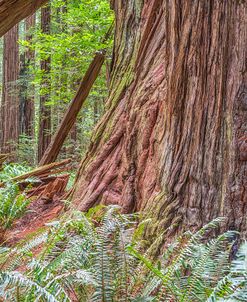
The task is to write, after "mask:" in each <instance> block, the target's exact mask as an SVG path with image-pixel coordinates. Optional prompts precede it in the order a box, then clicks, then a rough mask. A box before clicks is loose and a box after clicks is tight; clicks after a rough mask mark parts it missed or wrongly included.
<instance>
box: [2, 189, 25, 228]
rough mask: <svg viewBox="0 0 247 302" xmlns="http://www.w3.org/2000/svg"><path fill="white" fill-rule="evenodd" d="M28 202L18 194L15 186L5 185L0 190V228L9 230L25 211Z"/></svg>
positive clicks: (23, 196) (22, 195)
mask: <svg viewBox="0 0 247 302" xmlns="http://www.w3.org/2000/svg"><path fill="white" fill-rule="evenodd" d="M28 204H29V200H28V199H27V198H26V196H25V195H24V194H20V192H19V187H18V185H17V184H9V183H8V184H7V185H6V186H5V187H4V188H2V189H0V226H1V228H2V229H4V230H5V229H7V228H9V227H10V226H11V225H12V223H13V221H14V220H15V219H16V218H19V217H20V216H21V215H22V214H23V213H24V211H25V210H26V208H27V206H28Z"/></svg>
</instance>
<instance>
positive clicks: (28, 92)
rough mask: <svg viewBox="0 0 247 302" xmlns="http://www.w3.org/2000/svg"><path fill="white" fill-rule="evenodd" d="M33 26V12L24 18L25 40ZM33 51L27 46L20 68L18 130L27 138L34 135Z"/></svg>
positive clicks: (28, 38) (27, 38)
mask: <svg viewBox="0 0 247 302" xmlns="http://www.w3.org/2000/svg"><path fill="white" fill-rule="evenodd" d="M34 26H35V14H33V15H31V16H30V17H28V18H26V20H25V32H26V40H27V41H28V42H30V41H31V40H32V34H30V29H32V28H33V27H34ZM34 58H35V52H34V51H33V50H32V49H30V48H28V49H27V50H26V51H25V52H24V53H23V54H22V55H21V60H20V61H21V64H20V66H21V68H20V77H21V84H20V132H21V134H24V135H25V136H27V137H29V138H33V136H34V94H33V91H34V89H33V88H34V87H32V88H31V84H30V83H31V80H32V79H31V77H30V66H31V65H32V64H33V63H34Z"/></svg>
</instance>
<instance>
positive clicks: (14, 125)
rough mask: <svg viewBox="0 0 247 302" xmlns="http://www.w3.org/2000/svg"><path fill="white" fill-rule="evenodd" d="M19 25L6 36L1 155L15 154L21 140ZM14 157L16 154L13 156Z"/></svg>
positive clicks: (0, 141)
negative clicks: (18, 81)
mask: <svg viewBox="0 0 247 302" xmlns="http://www.w3.org/2000/svg"><path fill="white" fill-rule="evenodd" d="M18 30H19V27H18V25H16V26H14V27H13V28H12V29H11V30H10V31H8V32H7V33H6V34H5V35H4V50H3V90H2V100H1V139H0V149H1V153H14V151H15V150H16V147H17V144H18V138H19V133H20V131H19V93H18V83H17V80H18V76H19V45H18V36H19V35H18ZM13 157H14V154H13Z"/></svg>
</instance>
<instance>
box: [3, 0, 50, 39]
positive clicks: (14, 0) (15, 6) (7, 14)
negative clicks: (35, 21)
mask: <svg viewBox="0 0 247 302" xmlns="http://www.w3.org/2000/svg"><path fill="white" fill-rule="evenodd" d="M46 2H48V0H0V37H1V36H3V35H4V34H5V33H7V31H8V30H10V29H11V28H12V27H13V26H14V25H16V24H18V23H19V22H20V21H21V20H22V19H24V18H26V17H27V16H30V15H31V14H33V13H34V12H35V11H36V10H37V9H38V8H40V7H41V5H43V4H45V3H46Z"/></svg>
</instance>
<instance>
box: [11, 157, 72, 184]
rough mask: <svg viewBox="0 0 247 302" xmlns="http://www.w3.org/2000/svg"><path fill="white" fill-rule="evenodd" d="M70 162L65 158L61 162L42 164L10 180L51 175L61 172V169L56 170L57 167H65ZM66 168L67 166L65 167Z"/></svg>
mask: <svg viewBox="0 0 247 302" xmlns="http://www.w3.org/2000/svg"><path fill="white" fill-rule="evenodd" d="M70 163H71V159H65V160H63V161H61V162H56V163H52V164H49V165H44V166H42V167H38V168H36V169H34V170H32V171H30V172H27V173H25V174H22V175H19V176H16V177H13V178H12V179H11V181H20V180H25V179H27V178H30V177H40V176H42V175H46V176H47V175H51V174H57V173H60V172H61V169H59V170H57V168H61V167H65V166H67V165H68V164H70ZM66 169H67V168H66Z"/></svg>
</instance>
